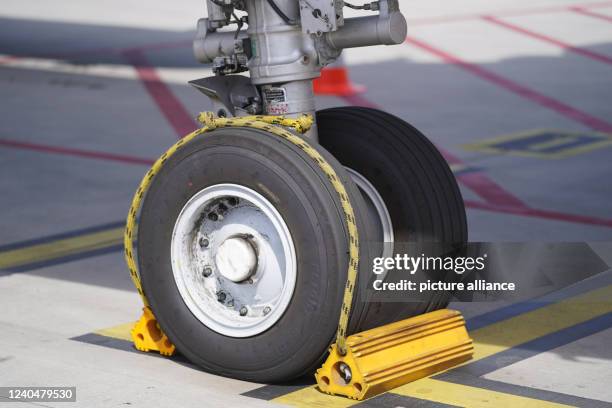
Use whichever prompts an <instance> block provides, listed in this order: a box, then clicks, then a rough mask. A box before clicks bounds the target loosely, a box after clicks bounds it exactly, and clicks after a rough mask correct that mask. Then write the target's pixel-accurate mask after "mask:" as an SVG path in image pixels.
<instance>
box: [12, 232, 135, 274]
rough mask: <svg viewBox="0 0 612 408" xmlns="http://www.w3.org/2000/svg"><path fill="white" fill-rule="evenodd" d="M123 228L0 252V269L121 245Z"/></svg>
mask: <svg viewBox="0 0 612 408" xmlns="http://www.w3.org/2000/svg"><path fill="white" fill-rule="evenodd" d="M123 231H124V228H123V227H118V228H113V229H108V230H104V231H98V232H93V233H89V234H83V235H78V236H74V237H70V238H64V239H58V240H55V241H51V242H46V243H44V244H37V245H32V246H28V247H25V248H19V249H13V250H9V251H4V252H0V269H6V268H14V267H17V266H21V265H27V264H31V263H36V262H42V261H48V260H52V259H57V258H62V257H64V256H68V255H73V254H77V253H80V252H85V251H90V250H95V249H101V248H106V247H110V246H115V245H120V244H122V243H123Z"/></svg>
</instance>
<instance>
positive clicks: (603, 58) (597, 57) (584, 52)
mask: <svg viewBox="0 0 612 408" xmlns="http://www.w3.org/2000/svg"><path fill="white" fill-rule="evenodd" d="M482 20H483V21H486V22H488V23H491V24H494V25H497V26H498V27H503V28H505V29H507V30H510V31H514V32H515V33H518V34H522V35H525V36H527V37H530V38H535V39H536V40H540V41H543V42H545V43H548V44H552V45H555V46H557V47H559V48H561V49H563V50H566V51H569V52H572V53H574V54H577V55H580V56H582V57H586V58H589V59H592V60H594V61H598V62H603V63H604V64H610V65H612V57H609V56H607V55H604V54H599V53H597V52H593V51H591V50H588V49H586V48H581V47H576V46H573V45H570V44H568V43H565V42H563V41H560V40H557V39H556V38H553V37H550V36H548V35H544V34H540V33H537V32H535V31H531V30H528V29H526V28H523V27H521V26H519V25H517V24H513V23H509V22H507V21H503V20H500V19H498V18H496V17H493V16H489V15H487V16H483V17H482Z"/></svg>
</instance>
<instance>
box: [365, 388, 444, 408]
mask: <svg viewBox="0 0 612 408" xmlns="http://www.w3.org/2000/svg"><path fill="white" fill-rule="evenodd" d="M354 406H355V407H359V408H391V407H395V408H408V407H415V408H452V407H456V405H449V404H442V403H439V402H433V401H429V400H424V399H419V398H413V397H407V396H405V395H399V394H395V393H393V392H387V393H384V394H381V395H377V396H376V397H373V398H370V399H368V400H365V401H363V402H360V403H359V404H357V405H354Z"/></svg>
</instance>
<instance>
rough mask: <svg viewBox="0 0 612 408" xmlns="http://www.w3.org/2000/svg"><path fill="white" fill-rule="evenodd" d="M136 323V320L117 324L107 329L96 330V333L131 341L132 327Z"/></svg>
mask: <svg viewBox="0 0 612 408" xmlns="http://www.w3.org/2000/svg"><path fill="white" fill-rule="evenodd" d="M135 324H136V321H133V322H129V323H124V324H120V325H117V326H113V327H109V328H106V329H100V330H96V331H95V332H94V334H98V335H100V336H105V337H110V338H113V339H118V340H126V341H129V342H130V343H131V342H132V336H131V334H130V333H131V331H132V327H134V325H135Z"/></svg>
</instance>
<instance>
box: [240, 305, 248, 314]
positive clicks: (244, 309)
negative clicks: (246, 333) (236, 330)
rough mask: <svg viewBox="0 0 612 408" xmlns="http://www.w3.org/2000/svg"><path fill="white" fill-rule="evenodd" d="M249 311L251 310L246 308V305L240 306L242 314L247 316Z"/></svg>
mask: <svg viewBox="0 0 612 408" xmlns="http://www.w3.org/2000/svg"><path fill="white" fill-rule="evenodd" d="M248 312H249V310H248V309H247V308H246V306H242V307H241V308H240V316H246V314H247V313H248Z"/></svg>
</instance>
